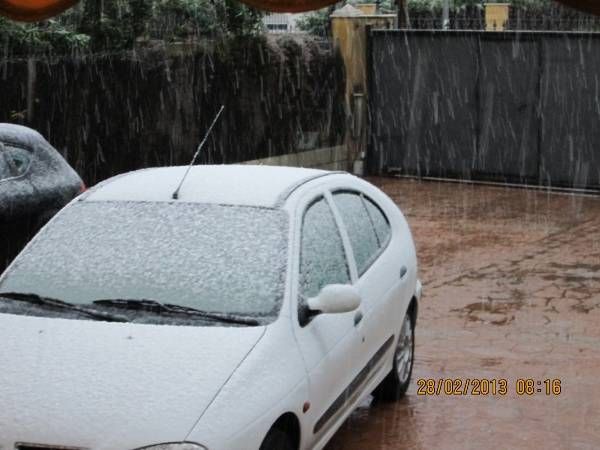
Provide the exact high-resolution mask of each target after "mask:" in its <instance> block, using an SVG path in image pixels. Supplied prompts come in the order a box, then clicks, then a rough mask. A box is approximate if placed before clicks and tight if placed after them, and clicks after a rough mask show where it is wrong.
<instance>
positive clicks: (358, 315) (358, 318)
mask: <svg viewBox="0 0 600 450" xmlns="http://www.w3.org/2000/svg"><path fill="white" fill-rule="evenodd" d="M361 320H363V313H362V312H360V311H358V312H357V313H356V314H354V326H357V325H358V324H359V323H360V321H361Z"/></svg>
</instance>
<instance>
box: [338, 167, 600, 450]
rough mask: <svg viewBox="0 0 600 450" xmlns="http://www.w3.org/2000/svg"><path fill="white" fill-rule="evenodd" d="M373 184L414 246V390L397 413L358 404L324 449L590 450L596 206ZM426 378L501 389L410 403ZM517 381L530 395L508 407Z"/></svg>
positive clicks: (510, 192) (529, 194)
mask: <svg viewBox="0 0 600 450" xmlns="http://www.w3.org/2000/svg"><path fill="white" fill-rule="evenodd" d="M371 181H373V182H375V183H376V184H377V185H379V186H380V187H382V188H383V189H384V190H385V191H386V192H387V193H388V194H389V195H390V196H391V197H392V198H394V200H395V201H396V202H397V203H398V205H399V206H400V207H401V208H402V210H403V211H404V213H405V215H406V216H407V219H408V221H409V223H410V225H411V228H412V230H413V233H414V236H415V240H416V244H417V251H418V255H419V262H420V269H419V270H420V277H421V279H422V281H423V285H424V296H423V299H422V302H421V307H420V316H419V322H418V325H417V334H416V342H417V344H416V361H415V367H414V373H413V384H412V386H411V388H410V389H409V392H408V394H407V397H406V398H405V399H403V400H402V401H400V402H398V403H395V404H369V402H366V403H365V404H364V405H363V406H362V407H361V408H359V409H358V410H357V411H356V412H355V413H353V415H352V416H351V417H350V418H349V419H348V420H347V421H346V423H345V424H344V426H343V427H342V429H341V430H340V431H339V432H338V433H337V434H336V435H335V436H334V438H333V440H332V441H331V442H330V444H329V445H328V446H327V450H339V449H344V450H351V449H413V448H414V449H469V448H473V449H479V448H531V449H534V448H535V449H537V448H544V449H573V448H578V449H597V448H600V196H598V197H591V196H582V195H572V194H556V193H548V192H546V191H541V190H526V189H512V188H505V187H492V186H481V185H467V184H453V183H437V182H418V181H414V180H405V179H404V180H397V179H389V178H388V179H374V180H371ZM431 378H433V379H436V380H437V379H440V378H442V379H461V380H465V379H467V378H468V379H471V380H473V379H482V378H484V379H489V380H498V379H506V380H508V393H507V394H506V395H504V396H502V395H487V396H485V395H479V396H476V395H470V393H469V394H468V395H445V394H444V393H443V389H442V393H441V394H440V395H417V379H431ZM517 379H533V380H535V381H536V382H537V381H538V380H539V381H541V382H542V386H538V385H537V383H536V384H535V386H534V391H536V392H535V393H534V394H533V395H527V394H524V395H518V394H517V392H516V389H517V386H516V384H517ZM546 379H560V380H561V392H560V395H554V394H552V395H546V394H545V386H544V384H543V380H546ZM538 388H541V389H542V392H541V393H537V389H538Z"/></svg>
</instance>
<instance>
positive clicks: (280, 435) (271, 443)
mask: <svg viewBox="0 0 600 450" xmlns="http://www.w3.org/2000/svg"><path fill="white" fill-rule="evenodd" d="M260 450H294V446H293V445H292V441H291V439H290V437H289V436H288V435H287V434H286V433H285V432H283V431H281V430H279V429H277V428H271V431H269V433H268V434H267V436H266V437H265V439H264V441H263V442H262V444H260Z"/></svg>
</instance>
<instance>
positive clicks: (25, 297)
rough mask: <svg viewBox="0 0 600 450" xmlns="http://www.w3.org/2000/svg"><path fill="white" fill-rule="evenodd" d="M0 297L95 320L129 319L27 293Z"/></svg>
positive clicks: (5, 293) (0, 294) (13, 293)
mask: <svg viewBox="0 0 600 450" xmlns="http://www.w3.org/2000/svg"><path fill="white" fill-rule="evenodd" d="M0 297H4V298H8V299H9V300H15V301H18V302H25V303H31V304H33V305H39V306H51V307H55V308H60V309H66V310H69V311H77V312H79V313H81V314H84V315H86V316H88V317H92V318H94V319H96V320H104V321H107V322H129V319H128V318H127V317H125V316H119V315H115V314H109V313H106V312H103V311H95V310H90V309H87V308H85V307H83V306H80V305H75V304H73V303H69V302H65V301H64V300H59V299H56V298H51V297H44V296H41V295H38V294H32V293H28V292H0Z"/></svg>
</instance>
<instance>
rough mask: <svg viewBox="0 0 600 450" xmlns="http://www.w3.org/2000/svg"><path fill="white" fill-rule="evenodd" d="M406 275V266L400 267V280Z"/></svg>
mask: <svg viewBox="0 0 600 450" xmlns="http://www.w3.org/2000/svg"><path fill="white" fill-rule="evenodd" d="M407 273H408V269H407V268H406V266H402V267H400V279H402V278H404V277H405V276H406V274H407Z"/></svg>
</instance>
